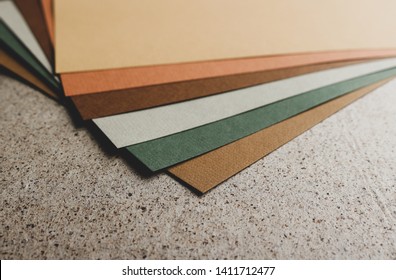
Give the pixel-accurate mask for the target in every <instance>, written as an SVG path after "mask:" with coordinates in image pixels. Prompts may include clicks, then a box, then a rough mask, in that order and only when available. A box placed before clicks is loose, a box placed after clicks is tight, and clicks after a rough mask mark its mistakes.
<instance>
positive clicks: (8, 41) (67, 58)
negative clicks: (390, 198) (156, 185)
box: [0, 0, 396, 193]
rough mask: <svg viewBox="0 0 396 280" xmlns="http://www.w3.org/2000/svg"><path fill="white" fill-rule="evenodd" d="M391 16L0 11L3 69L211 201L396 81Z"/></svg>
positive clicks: (389, 11)
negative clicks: (246, 172)
mask: <svg viewBox="0 0 396 280" xmlns="http://www.w3.org/2000/svg"><path fill="white" fill-rule="evenodd" d="M395 9H396V2H394V1H391V0H377V1H373V0H372V1H371V0H369V1H358V0H351V1H341V0H332V1H315V0H300V1H279V0H269V1H260V0H247V1H227V0H200V1H182V0H153V1H137V0H136V1H134V0H111V1H110V0H104V1H95V0H15V1H0V11H1V12H0V16H1V22H0V34H1V38H0V39H1V40H0V42H1V49H0V58H1V66H2V67H3V68H4V69H6V70H7V71H9V72H12V73H13V74H14V75H16V76H18V77H19V78H21V79H23V80H25V81H26V82H28V83H29V84H31V85H33V86H34V87H36V88H37V89H39V90H40V91H42V92H44V93H46V94H47V95H49V96H51V97H52V98H55V99H57V100H59V102H61V103H63V104H65V106H70V104H72V106H74V108H75V109H76V110H77V112H78V114H79V117H81V119H82V120H84V121H86V122H93V123H94V124H95V125H96V126H97V128H98V129H99V130H100V131H101V132H102V133H103V134H104V136H105V137H106V138H108V139H109V140H110V141H111V142H112V143H113V144H114V146H115V147H116V148H117V149H120V150H121V151H123V153H122V154H123V155H126V156H127V157H129V156H130V157H133V158H135V159H138V160H139V162H140V163H141V164H142V165H143V166H145V167H146V168H147V169H148V170H149V171H150V172H159V171H167V172H168V174H170V175H172V176H173V177H175V178H177V179H178V180H179V181H182V182H184V183H186V184H187V185H188V186H190V187H192V188H193V189H195V190H196V191H198V192H199V193H205V192H207V191H208V190H210V189H212V188H213V187H215V186H217V185H218V184H220V183H221V182H223V181H225V180H226V179H228V178H229V177H231V176H233V175H234V174H236V173H238V172H240V171H241V170H243V169H244V168H246V167H248V166H249V165H251V164H252V163H254V162H255V161H257V160H259V159H260V158H262V157H264V156H265V155H267V154H268V153H270V152H272V151H274V150H275V149H277V148H278V147H280V146H282V145H283V144H285V143H287V142H288V141H290V140H292V139H293V138H295V137H297V136H298V135H300V134H301V133H303V132H304V131H306V130H308V129H310V128H311V127H313V126H314V125H316V124H317V123H319V122H321V121H322V120H324V119H325V118H327V117H329V116H330V115H331V114H334V113H335V112H337V111H338V110H340V109H341V108H343V107H345V106H347V105H348V104H350V103H351V102H353V101H355V100H356V99H358V98H360V97H361V96H363V95H365V94H367V93H369V92H370V91H372V90H374V89H375V88H377V87H379V86H381V85H383V84H384V83H385V82H387V81H388V80H389V79H391V78H392V77H394V76H395V75H396V37H395V36H393V31H394V30H395V27H396V19H395V17H394V11H395ZM53 46H55V47H54V48H53ZM53 66H55V69H56V73H57V74H55V71H54V70H53V69H54V68H53ZM69 100H70V101H71V102H69Z"/></svg>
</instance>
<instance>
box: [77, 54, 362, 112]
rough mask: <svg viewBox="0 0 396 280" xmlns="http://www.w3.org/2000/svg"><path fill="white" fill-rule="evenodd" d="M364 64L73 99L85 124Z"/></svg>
mask: <svg viewBox="0 0 396 280" xmlns="http://www.w3.org/2000/svg"><path fill="white" fill-rule="evenodd" d="M357 62H363V61H360V60H359V61H355V60H354V61H352V62H335V63H326V64H315V65H307V66H301V67H293V68H286V69H280V70H274V71H263V72H256V73H248V74H240V75H233V76H225V77H218V78H212V79H201V80H194V81H188V82H180V83H172V84H163V85H156V86H152V87H143V88H137V89H129V90H120V91H113V92H105V93H97V94H86V95H79V96H72V97H71V99H72V101H73V103H74V104H75V106H76V108H77V110H78V111H79V112H80V115H81V117H82V118H83V119H84V120H87V119H93V118H99V117H104V116H110V115H115V114H119V113H125V112H132V111H136V110H141V109H146V108H151V107H155V106H160V105H165V104H171V103H175V102H180V101H186V100H190V99H194V98H199V97H204V96H209V95H213V94H216V93H221V92H226V91H230V90H236V89H240V88H244V87H249V86H253V85H258V84H262V83H267V82H271V81H275V80H280V79H286V78H290V77H293V76H297V75H302V74H307V73H311V72H316V71H321V70H326V69H330V68H336V67H342V66H346V65H349V64H353V63H357Z"/></svg>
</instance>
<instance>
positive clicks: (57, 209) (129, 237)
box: [0, 76, 396, 259]
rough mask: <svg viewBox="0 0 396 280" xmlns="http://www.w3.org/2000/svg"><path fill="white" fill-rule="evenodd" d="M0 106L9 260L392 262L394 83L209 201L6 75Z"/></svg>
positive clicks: (3, 242)
mask: <svg viewBox="0 0 396 280" xmlns="http://www.w3.org/2000/svg"><path fill="white" fill-rule="evenodd" d="M0 112H1V115H0V123H1V130H0V139H1V141H0V163H1V164H0V174H1V179H0V186H1V198H0V221H1V224H0V257H1V259H75V258H77V259H146V258H147V259H208V258H210V259H212V258H214V259H217V258H219V259H223V258H225V259H396V148H395V146H396V80H395V81H392V82H391V83H389V84H387V85H385V86H384V87H382V88H380V89H378V90H376V91H375V92H373V93H371V94H369V95H368V96H366V97H364V98H362V99H361V100H359V101H357V102H355V103H354V104H352V105H351V106H349V107H347V108H346V109H343V110H342V111H340V112H339V113H337V114H336V115H334V116H332V117H331V118H329V119H327V120H326V121H324V122H322V123H321V124H319V125H317V126H316V127H314V128H313V129H311V130H310V131H308V132H306V133H304V134H303V135H301V136H300V137H298V138H296V139H295V140H293V141H291V142H290V143H288V144H287V145H285V146H283V147H282V148H280V149H278V150H277V151H275V152H273V153H272V154H270V155H269V156H267V157H265V158H264V159H262V160H260V161H259V162H257V163H255V164H253V165H252V166H251V167H249V168H247V169H246V170H244V171H243V172H241V173H240V174H238V175H236V176H234V177H233V178H231V179H229V180H228V181H226V182H225V183H223V184H222V185H220V186H219V187H217V188H215V189H214V190H212V191H210V192H209V193H207V194H206V195H204V196H202V197H198V196H196V195H195V194H193V193H192V192H191V191H190V190H188V189H186V188H185V187H183V186H181V185H180V184H179V183H177V182H176V181H175V180H173V179H172V178H170V177H168V176H167V175H165V174H160V175H155V176H153V177H150V178H143V177H142V176H141V175H139V174H138V173H137V172H136V171H135V170H134V169H133V168H132V167H131V166H130V165H129V164H128V163H127V162H126V161H125V160H124V159H122V158H120V157H119V156H116V155H114V154H112V153H111V152H109V151H108V150H107V149H104V148H103V146H101V145H100V144H99V143H98V142H97V141H96V140H95V139H94V137H93V136H92V135H91V134H90V133H89V132H88V131H87V130H86V129H85V128H82V127H80V128H78V127H76V126H75V125H74V124H73V122H72V121H71V119H70V117H69V114H68V113H67V112H66V110H65V109H64V108H63V107H62V106H60V105H58V104H56V103H55V102H54V101H52V100H49V99H48V98H46V97H44V96H43V95H41V94H40V93H38V92H36V91H35V90H33V89H31V88H29V87H27V86H25V85H23V84H21V83H20V82H18V81H15V80H12V79H10V78H8V77H5V76H0ZM72 142H73V143H74V145H72V144H71V143H72Z"/></svg>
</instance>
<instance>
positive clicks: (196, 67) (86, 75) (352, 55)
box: [41, 0, 396, 96]
mask: <svg viewBox="0 0 396 280" xmlns="http://www.w3.org/2000/svg"><path fill="white" fill-rule="evenodd" d="M41 3H42V8H43V13H44V15H45V19H46V23H47V25H48V29H49V31H50V36H51V37H53V32H54V29H53V25H54V24H53V18H52V0H42V2H41ZM390 56H396V50H359V51H338V52H321V53H306V54H297V55H293V54H291V55H285V56H271V57H256V58H245V59H230V60H220V61H209V62H197V63H186V64H175V65H163V66H149V67H135V68H122V69H113V70H104V71H90V72H79V73H64V74H62V75H61V79H62V83H63V87H64V91H65V95H66V96H74V95H82V94H91V93H98V92H107V91H118V90H125V89H128V90H129V89H132V88H139V87H145V86H152V85H159V84H166V83H174V82H181V81H189V80H198V79H206V78H214V77H222V76H228V75H236V74H244V73H252V72H259V71H267V70H276V69H282V68H289V67H297V66H304V65H309V64H320V63H329V62H336V61H338V62H341V61H350V60H360V59H367V58H381V57H390Z"/></svg>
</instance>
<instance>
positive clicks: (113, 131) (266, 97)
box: [93, 58, 396, 148]
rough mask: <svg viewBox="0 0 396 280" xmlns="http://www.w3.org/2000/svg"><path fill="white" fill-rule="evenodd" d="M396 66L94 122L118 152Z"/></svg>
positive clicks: (373, 66)
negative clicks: (118, 149) (130, 146)
mask: <svg viewBox="0 0 396 280" xmlns="http://www.w3.org/2000/svg"><path fill="white" fill-rule="evenodd" d="M395 65H396V59H395V58H390V59H383V60H378V61H374V62H366V63H360V64H356V65H351V66H345V67H341V68H336V69H330V70H324V71H320V72H316V73H312V74H305V75H301V76H298V77H293V78H288V79H284V80H280V81H275V82H271V83H267V84H264V85H258V86H254V87H249V88H245V89H240V90H235V91H231V92H227V93H224V94H218V95H214V96H210V97H205V98H200V99H196V100H191V101H185V102H181V103H176V104H171V105H167V106H162V107H157V108H151V109H146V110H142V111H137V112H131V113H125V114H120V115H115V116H109V117H103V118H98V119H93V121H94V123H95V124H96V125H97V126H98V127H99V128H100V129H101V130H102V131H103V133H105V134H106V136H107V137H108V138H109V139H110V141H111V142H112V143H113V144H114V145H115V146H116V147H117V148H122V147H125V146H129V145H134V144H138V143H142V142H145V141H149V140H153V139H157V138H160V137H164V136H167V135H171V134H174V133H178V132H181V131H185V130H189V129H192V128H195V127H198V126H202V125H205V124H208V123H211V122H215V121H218V120H221V119H225V118H228V117H231V116H233V115H237V114H240V113H243V112H246V111H249V110H253V109H255V108H258V107H261V106H264V105H267V104H271V103H273V102H276V101H279V100H282V99H285V98H289V97H292V96H295V95H298V94H301V93H304V92H307V91H311V90H314V89H317V88H320V87H325V86H328V85H331V84H334V83H338V82H341V81H344V80H347V79H351V78H355V77H358V76H360V75H365V74H368V73H373V72H376V71H380V70H384V69H386V68H390V67H393V66H395Z"/></svg>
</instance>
